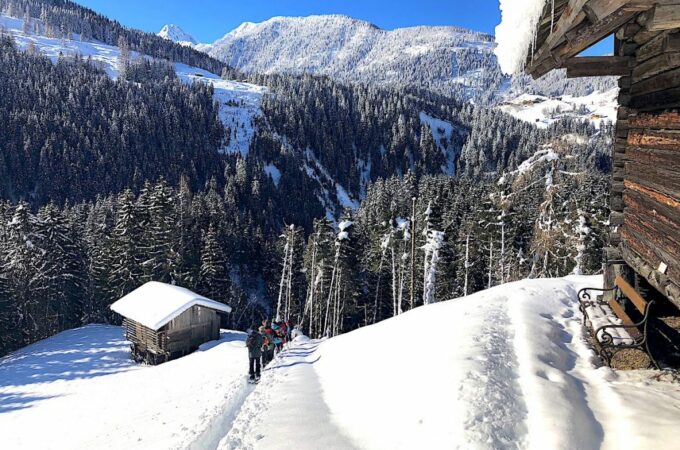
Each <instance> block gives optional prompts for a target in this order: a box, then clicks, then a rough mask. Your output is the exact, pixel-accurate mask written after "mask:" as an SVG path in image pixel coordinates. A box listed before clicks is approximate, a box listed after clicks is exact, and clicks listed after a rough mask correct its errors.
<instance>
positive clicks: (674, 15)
mask: <svg viewBox="0 0 680 450" xmlns="http://www.w3.org/2000/svg"><path fill="white" fill-rule="evenodd" d="M645 28H647V30H649V31H664V30H672V29H675V28H680V1H677V2H676V3H675V4H665V5H657V6H656V7H655V8H654V9H653V10H652V11H651V13H650V14H649V16H648V18H647V22H646V23H645Z"/></svg>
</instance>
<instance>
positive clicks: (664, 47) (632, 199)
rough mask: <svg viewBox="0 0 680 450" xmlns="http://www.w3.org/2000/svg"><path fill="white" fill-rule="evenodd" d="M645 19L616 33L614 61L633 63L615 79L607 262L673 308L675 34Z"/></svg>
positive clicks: (676, 289)
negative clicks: (620, 262)
mask: <svg viewBox="0 0 680 450" xmlns="http://www.w3.org/2000/svg"><path fill="white" fill-rule="evenodd" d="M646 20H648V17H646V16H645V15H644V14H642V15H640V16H639V17H638V18H637V20H636V21H633V22H629V23H628V24H627V25H625V26H623V27H622V28H621V29H620V30H619V32H618V33H617V34H616V36H617V42H616V49H617V56H629V57H632V58H633V59H632V64H631V67H630V73H629V74H627V75H624V76H622V77H621V79H620V81H619V86H620V88H621V90H620V93H619V104H620V108H619V113H618V122H617V127H616V128H617V129H616V138H615V142H614V170H613V174H612V190H611V208H612V215H611V225H612V231H611V234H610V245H611V248H610V249H608V250H609V252H608V256H609V257H610V258H611V257H612V256H613V257H614V259H618V258H622V259H624V260H625V261H626V263H627V264H628V265H630V266H631V267H632V268H633V269H634V270H635V271H636V272H637V273H638V274H640V275H642V276H643V277H645V278H646V279H647V280H648V281H649V282H650V284H652V286H654V287H655V288H656V289H657V290H659V291H660V292H661V293H662V294H664V295H665V296H666V297H668V298H669V299H670V300H671V301H672V302H673V303H675V304H676V305H677V306H678V307H680V29H675V30H667V31H660V32H659V31H650V30H649V29H647V28H645V26H644V25H645V21H646ZM662 265H665V266H667V268H666V269H665V270H659V269H660V267H661V268H662V269H663V267H662Z"/></svg>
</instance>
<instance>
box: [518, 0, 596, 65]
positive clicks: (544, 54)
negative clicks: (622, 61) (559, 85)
mask: <svg viewBox="0 0 680 450" xmlns="http://www.w3.org/2000/svg"><path fill="white" fill-rule="evenodd" d="M588 1H589V0H569V3H568V4H567V6H566V8H565V9H564V12H563V13H562V15H561V16H560V18H559V20H558V21H557V23H555V24H554V27H553V30H552V33H550V35H549V36H548V37H547V38H546V39H545V41H544V42H543V44H541V46H540V47H539V48H538V49H537V50H536V51H535V52H534V54H533V55H528V59H529V61H530V63H529V64H528V65H527V73H530V74H532V75H534V73H535V72H537V71H538V70H539V67H540V66H541V65H542V64H543V63H544V60H545V59H546V58H548V57H549V53H550V49H552V48H553V47H554V46H555V45H557V44H559V42H560V41H562V40H564V36H565V34H566V33H567V31H569V30H570V29H572V28H573V27H574V26H575V25H577V24H578V23H579V22H577V21H576V18H577V17H579V20H580V21H583V20H584V19H585V18H586V15H585V13H583V12H582V8H583V5H585V4H586V3H588ZM579 13H580V16H579ZM553 67H554V66H553ZM549 70H550V69H549ZM549 70H546V71H545V72H543V73H546V72H548V71H549Z"/></svg>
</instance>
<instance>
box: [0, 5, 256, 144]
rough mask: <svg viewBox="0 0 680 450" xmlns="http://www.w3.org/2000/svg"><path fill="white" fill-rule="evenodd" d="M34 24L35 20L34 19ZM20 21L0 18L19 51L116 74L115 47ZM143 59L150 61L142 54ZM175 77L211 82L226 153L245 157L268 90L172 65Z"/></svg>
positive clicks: (136, 54) (188, 81)
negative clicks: (26, 28) (86, 61)
mask: <svg viewBox="0 0 680 450" xmlns="http://www.w3.org/2000/svg"><path fill="white" fill-rule="evenodd" d="M34 21H35V22H39V21H36V20H35V19H34ZM22 26H23V20H21V19H15V18H12V17H9V16H4V15H0V28H2V27H4V28H5V29H6V30H7V31H8V32H9V33H10V34H11V35H12V36H13V37H14V39H15V41H16V42H17V45H18V46H19V48H21V49H24V50H25V49H27V48H28V46H29V44H31V43H33V44H34V45H35V46H36V48H37V49H38V50H39V51H40V52H41V53H42V54H43V55H45V56H47V57H49V58H50V59H51V60H52V61H53V62H56V61H57V59H58V58H59V56H60V54H63V55H64V56H75V55H76V54H79V55H82V56H84V57H86V58H88V57H89V58H91V59H92V61H93V63H94V64H96V65H98V66H99V67H101V68H102V69H103V70H104V71H105V72H106V74H107V75H108V76H109V77H111V78H113V79H116V78H118V75H119V72H120V71H119V68H118V58H119V55H120V50H119V49H118V47H114V46H111V45H106V44H102V43H100V42H94V41H92V42H89V41H80V40H75V39H56V38H48V37H45V36H41V35H36V34H32V33H29V34H25V33H24V32H23V31H22ZM130 54H131V59H135V58H139V57H140V56H142V55H140V54H139V53H137V52H130ZM144 57H146V58H149V57H148V56H146V55H144ZM174 67H175V71H176V72H177V76H178V77H179V78H180V79H181V80H182V81H184V82H186V83H193V82H197V81H198V82H202V83H210V84H212V85H213V88H214V97H215V100H216V101H217V102H218V104H219V108H220V109H219V115H220V120H221V121H222V123H223V124H224V126H225V127H227V128H229V129H230V132H231V139H230V141H229V144H228V145H227V146H226V148H224V149H222V150H223V151H224V152H226V153H237V152H239V153H241V154H242V155H243V156H247V155H248V151H249V149H250V142H251V141H252V139H253V136H254V134H255V128H256V127H255V121H256V120H257V118H258V117H260V116H261V115H262V110H261V108H260V105H261V101H262V96H263V95H264V94H265V93H266V92H267V88H265V87H263V86H257V85H254V84H251V83H245V82H239V81H232V80H223V79H222V78H221V77H219V76H218V75H216V74H213V73H210V72H208V71H206V70H203V69H199V68H196V67H191V66H188V65H186V64H181V63H175V64H174Z"/></svg>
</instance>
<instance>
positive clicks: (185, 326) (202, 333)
mask: <svg viewBox="0 0 680 450" xmlns="http://www.w3.org/2000/svg"><path fill="white" fill-rule="evenodd" d="M219 323H220V322H219V316H218V315H217V312H216V311H215V310H213V309H210V308H204V307H201V306H194V307H192V308H190V309H187V310H186V311H184V312H183V313H182V314H180V315H179V316H177V317H176V318H174V319H173V320H172V321H170V323H169V324H168V325H167V330H168V347H167V350H168V352H170V353H188V352H190V351H193V350H194V349H196V348H197V347H198V346H199V345H201V344H203V343H204V342H208V341H211V340H214V339H217V338H218V337H219Z"/></svg>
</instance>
